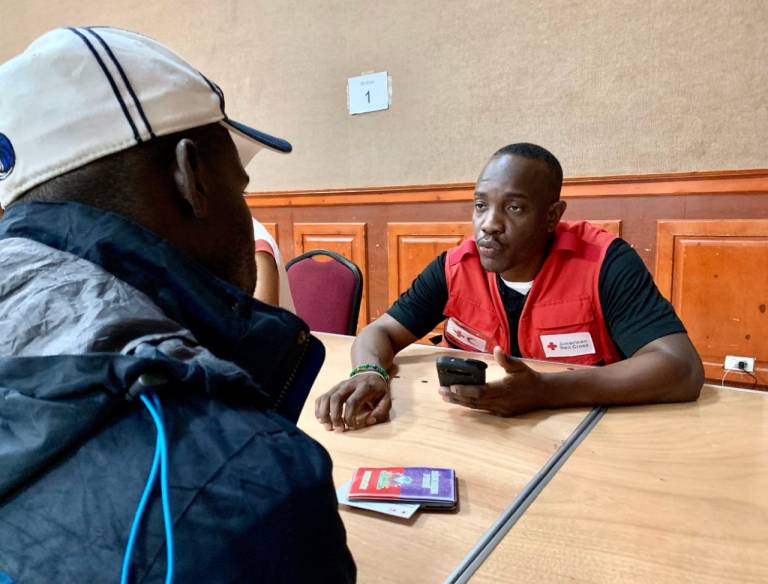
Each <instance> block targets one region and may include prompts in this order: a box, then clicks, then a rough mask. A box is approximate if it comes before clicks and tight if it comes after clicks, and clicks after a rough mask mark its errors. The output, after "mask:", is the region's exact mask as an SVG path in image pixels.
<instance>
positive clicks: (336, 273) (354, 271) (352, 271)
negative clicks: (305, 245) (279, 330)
mask: <svg viewBox="0 0 768 584" xmlns="http://www.w3.org/2000/svg"><path fill="white" fill-rule="evenodd" d="M317 257H326V258H330V261H328V260H326V261H317V259H316V258H317ZM285 267H286V271H287V272H288V281H289V282H290V285H291V296H293V304H294V306H295V308H296V314H298V315H299V317H301V318H302V319H303V320H304V321H305V322H306V323H307V324H308V325H309V328H310V329H312V330H313V331H317V332H324V333H338V334H342V335H354V334H355V333H356V331H357V317H358V313H359V311H360V300H361V298H362V296H363V275H362V273H361V272H360V268H358V267H357V266H356V265H355V264H354V263H353V262H351V261H349V260H348V259H347V258H345V257H344V256H342V255H339V254H337V253H336V252H334V251H330V250H327V249H313V250H311V251H308V252H306V253H303V254H301V255H300V256H297V257H295V258H293V259H292V260H291V261H289V262H288V263H287V264H286V266H285Z"/></svg>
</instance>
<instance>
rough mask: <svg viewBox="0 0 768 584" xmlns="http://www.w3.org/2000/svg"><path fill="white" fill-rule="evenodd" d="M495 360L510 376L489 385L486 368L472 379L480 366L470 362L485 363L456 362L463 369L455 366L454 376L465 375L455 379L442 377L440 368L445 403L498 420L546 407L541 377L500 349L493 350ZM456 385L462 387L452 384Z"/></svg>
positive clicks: (465, 360) (467, 360)
mask: <svg viewBox="0 0 768 584" xmlns="http://www.w3.org/2000/svg"><path fill="white" fill-rule="evenodd" d="M493 357H494V359H495V360H496V362H497V363H498V364H499V365H501V367H503V368H504V371H506V373H507V374H506V375H505V376H504V377H503V378H502V379H499V380H497V381H492V382H490V383H485V368H482V377H479V376H477V377H474V378H472V375H471V370H472V369H473V368H477V366H476V365H473V364H472V363H468V362H474V363H482V362H480V361H476V360H474V359H454V361H455V362H458V361H462V362H463V363H462V364H461V367H459V366H458V364H457V363H454V364H453V370H454V372H458V371H459V370H461V371H463V374H461V375H458V376H457V375H454V376H452V377H449V376H445V375H443V376H441V374H440V369H441V366H440V365H439V364H438V379H439V380H440V395H442V396H443V401H446V402H449V403H453V404H457V405H460V406H464V407H467V408H472V409H476V410H484V411H487V412H490V413H492V414H495V415H498V416H515V415H518V414H524V413H527V412H530V411H532V410H535V409H538V408H541V407H546V405H545V404H544V403H542V402H543V400H544V398H545V397H546V396H545V395H542V391H541V389H542V388H541V376H540V374H538V373H537V372H536V371H534V370H533V369H531V368H530V367H528V366H527V365H526V364H525V363H523V361H522V360H520V359H516V358H515V357H511V356H509V355H507V354H506V353H505V352H504V351H503V350H502V348H501V347H496V348H494V350H493ZM482 365H485V363H482ZM443 368H445V367H443ZM444 381H445V382H446V383H447V385H446V383H444ZM453 381H461V383H452V382H453ZM469 381H473V383H470V382H469ZM474 381H481V382H480V383H475V382H474Z"/></svg>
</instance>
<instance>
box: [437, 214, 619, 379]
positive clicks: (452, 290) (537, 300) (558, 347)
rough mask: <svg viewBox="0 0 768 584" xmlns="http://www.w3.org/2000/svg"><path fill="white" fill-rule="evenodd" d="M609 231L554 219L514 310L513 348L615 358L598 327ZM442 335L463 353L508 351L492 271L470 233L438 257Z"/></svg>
mask: <svg viewBox="0 0 768 584" xmlns="http://www.w3.org/2000/svg"><path fill="white" fill-rule="evenodd" d="M615 238H616V236H615V235H612V234H610V233H608V232H607V231H603V230H602V229H598V228H596V227H593V226H592V225H590V224H589V223H587V222H586V221H561V222H560V223H558V225H557V229H556V231H555V240H554V242H553V243H552V248H551V249H550V252H549V256H548V257H547V259H546V260H545V261H544V265H542V267H541V270H539V273H538V274H536V278H535V279H534V281H533V287H532V288H531V291H530V292H529V293H528V296H527V298H526V300H525V305H524V307H523V312H522V314H521V316H520V323H519V325H518V331H517V338H518V344H519V346H520V353H521V355H522V356H523V357H527V358H531V359H544V360H550V361H561V362H565V363H578V364H581V365H598V364H603V363H604V364H608V363H614V362H616V361H619V360H620V359H621V356H620V355H619V353H618V351H617V349H616V347H615V346H614V344H613V340H612V339H611V336H610V334H609V333H608V329H607V327H606V326H605V319H604V318H603V310H602V307H601V305H600V292H599V290H598V280H599V277H600V267H601V266H602V264H603V260H604V259H605V252H606V250H607V249H608V246H609V245H610V243H611V242H612V241H613V240H614V239H615ZM445 279H446V283H447V285H448V303H447V304H446V307H445V311H444V313H445V315H446V316H447V317H448V321H447V322H446V324H445V337H446V339H447V340H448V341H450V343H451V344H453V345H455V346H457V347H459V348H461V349H465V350H468V351H481V352H486V353H490V352H491V351H493V347H495V346H496V345H499V346H500V347H502V348H503V349H504V350H505V351H506V352H507V353H508V352H509V323H508V321H507V315H506V313H505V311H504V305H503V303H502V301H501V294H500V293H499V289H498V285H497V284H496V274H495V273H493V272H486V271H485V270H484V269H483V267H482V265H481V264H480V256H479V254H478V251H477V245H476V244H475V241H474V239H470V240H467V241H465V242H464V243H462V244H461V245H459V246H457V247H454V248H452V249H450V250H448V253H447V254H446V257H445Z"/></svg>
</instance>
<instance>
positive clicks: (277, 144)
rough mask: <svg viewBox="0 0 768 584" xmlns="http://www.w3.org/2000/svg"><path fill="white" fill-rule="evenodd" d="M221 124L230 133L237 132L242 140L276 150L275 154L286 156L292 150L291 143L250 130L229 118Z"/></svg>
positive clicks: (248, 127) (253, 129)
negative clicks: (281, 153)
mask: <svg viewBox="0 0 768 584" xmlns="http://www.w3.org/2000/svg"><path fill="white" fill-rule="evenodd" d="M221 123H222V124H223V125H224V126H226V127H227V128H228V129H229V130H230V131H234V132H237V133H238V134H240V135H241V136H243V137H244V138H246V139H249V140H252V141H254V142H258V143H259V144H261V145H263V146H266V147H267V148H270V149H272V150H276V151H277V152H284V153H286V154H287V153H288V152H290V151H291V150H293V146H291V143H290V142H288V141H287V140H283V139H282V138H278V137H277V136H272V135H270V134H266V133H264V132H261V131H259V130H257V129H256V128H251V127H250V126H246V125H245V124H241V123H240V122H236V121H234V120H231V119H229V118H224V119H223V120H221Z"/></svg>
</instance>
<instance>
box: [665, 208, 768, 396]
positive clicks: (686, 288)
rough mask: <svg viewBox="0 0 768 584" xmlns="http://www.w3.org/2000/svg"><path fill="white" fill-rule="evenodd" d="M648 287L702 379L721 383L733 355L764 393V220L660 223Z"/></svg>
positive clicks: (767, 251)
mask: <svg viewBox="0 0 768 584" xmlns="http://www.w3.org/2000/svg"><path fill="white" fill-rule="evenodd" d="M656 280H657V283H658V286H659V289H660V290H661V292H662V293H663V294H664V295H665V296H667V298H668V299H669V300H670V302H672V304H673V306H674V307H675V310H676V311H677V313H678V315H679V316H680V318H681V319H682V320H683V322H684V323H685V326H686V328H687V329H688V334H689V336H690V337H691V340H692V341H693V343H694V345H696V348H697V349H698V351H699V354H700V355H701V357H702V360H703V361H704V367H705V369H706V373H707V377H708V378H710V379H717V378H721V376H722V374H723V368H722V366H723V360H724V358H725V356H726V355H739V356H744V357H753V358H755V359H756V362H755V372H754V374H755V375H756V377H757V378H758V380H759V383H760V384H761V385H768V311H767V309H766V306H768V220H732V221H727V220H720V221H660V222H659V228H658V254H657V257H656ZM728 376H729V379H730V380H735V381H738V382H741V383H749V384H751V383H752V379H751V378H750V377H749V376H748V375H746V374H743V373H739V372H734V373H729V374H728Z"/></svg>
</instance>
